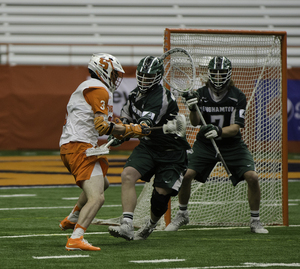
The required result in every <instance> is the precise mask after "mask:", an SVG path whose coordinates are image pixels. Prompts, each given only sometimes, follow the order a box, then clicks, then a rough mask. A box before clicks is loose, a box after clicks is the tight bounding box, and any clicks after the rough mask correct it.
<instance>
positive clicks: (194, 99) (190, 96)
mask: <svg viewBox="0 0 300 269" xmlns="http://www.w3.org/2000/svg"><path fill="white" fill-rule="evenodd" d="M182 97H183V98H184V99H185V102H186V104H187V106H188V108H189V110H190V111H196V110H197V107H196V106H197V104H198V102H199V93H198V92H196V91H191V92H185V93H183V95H182Z"/></svg>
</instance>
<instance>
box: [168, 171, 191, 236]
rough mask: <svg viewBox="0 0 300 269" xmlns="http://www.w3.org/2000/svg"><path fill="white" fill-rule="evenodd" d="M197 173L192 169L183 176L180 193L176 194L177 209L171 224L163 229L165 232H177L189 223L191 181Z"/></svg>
mask: <svg viewBox="0 0 300 269" xmlns="http://www.w3.org/2000/svg"><path fill="white" fill-rule="evenodd" d="M196 174H197V172H196V171H195V170H193V169H188V170H187V172H186V173H185V175H184V178H183V181H182V185H181V188H180V191H179V193H178V202H179V209H178V211H177V213H176V216H175V217H174V218H173V219H172V221H171V223H169V225H168V226H167V227H166V228H165V231H167V232H174V231H177V230H178V229H179V228H180V227H181V226H183V225H186V224H188V223H189V221H190V219H189V213H188V210H187V208H188V203H189V199H190V195H191V185H192V180H193V179H194V178H195V176H196Z"/></svg>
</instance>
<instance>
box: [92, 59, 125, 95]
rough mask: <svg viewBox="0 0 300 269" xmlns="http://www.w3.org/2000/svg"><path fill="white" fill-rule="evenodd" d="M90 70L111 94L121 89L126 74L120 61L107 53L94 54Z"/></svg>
mask: <svg viewBox="0 0 300 269" xmlns="http://www.w3.org/2000/svg"><path fill="white" fill-rule="evenodd" d="M88 69H89V70H91V71H93V73H95V74H96V75H97V77H98V79H100V80H101V81H102V82H103V83H104V84H105V85H106V86H107V87H108V89H109V90H110V91H111V92H114V91H115V90H116V89H117V88H118V87H119V85H120V83H121V81H122V79H123V73H125V72H124V70H123V68H122V66H121V64H120V62H119V61H118V59H117V58H116V57H114V56H112V55H110V54H106V53H97V54H93V55H92V58H91V60H90V62H89V64H88Z"/></svg>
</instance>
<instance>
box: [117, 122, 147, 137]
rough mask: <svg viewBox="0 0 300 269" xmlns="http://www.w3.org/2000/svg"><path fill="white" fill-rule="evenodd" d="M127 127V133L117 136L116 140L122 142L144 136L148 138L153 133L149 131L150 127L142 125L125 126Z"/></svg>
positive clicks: (131, 124)
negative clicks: (125, 139)
mask: <svg viewBox="0 0 300 269" xmlns="http://www.w3.org/2000/svg"><path fill="white" fill-rule="evenodd" d="M123 126H124V127H125V133H124V134H123V135H115V137H116V138H118V139H120V140H122V139H124V138H141V137H143V136H147V135H149V134H150V133H151V131H150V130H148V128H149V127H148V125H146V124H144V123H142V124H133V123H130V124H124V125H123Z"/></svg>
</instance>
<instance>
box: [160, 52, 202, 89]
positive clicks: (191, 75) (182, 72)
mask: <svg viewBox="0 0 300 269" xmlns="http://www.w3.org/2000/svg"><path fill="white" fill-rule="evenodd" d="M160 58H161V59H162V60H163V63H164V70H165V73H164V76H163V80H164V82H166V83H167V84H168V85H169V86H170V87H171V88H173V89H174V90H176V91H179V92H188V91H190V90H192V89H193V88H194V84H195V80H196V69H195V64H194V61H193V58H192V57H191V55H190V54H189V53H188V52H187V51H186V50H185V49H182V48H174V49H171V50H169V51H167V52H166V53H164V54H163V55H161V56H160Z"/></svg>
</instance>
